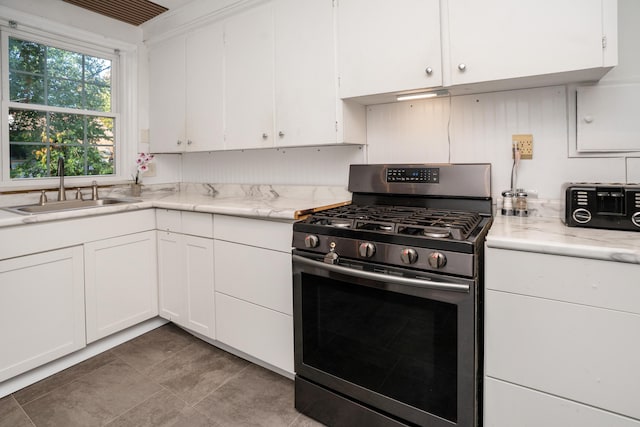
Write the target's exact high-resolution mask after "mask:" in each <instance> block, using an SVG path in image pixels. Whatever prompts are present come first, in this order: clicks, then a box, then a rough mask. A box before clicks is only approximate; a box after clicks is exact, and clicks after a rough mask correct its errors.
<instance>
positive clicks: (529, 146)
mask: <svg viewBox="0 0 640 427" xmlns="http://www.w3.org/2000/svg"><path fill="white" fill-rule="evenodd" d="M511 141H512V142H513V143H514V144H518V145H517V146H518V150H520V159H521V160H531V159H533V135H532V134H518V135H512V136H511Z"/></svg>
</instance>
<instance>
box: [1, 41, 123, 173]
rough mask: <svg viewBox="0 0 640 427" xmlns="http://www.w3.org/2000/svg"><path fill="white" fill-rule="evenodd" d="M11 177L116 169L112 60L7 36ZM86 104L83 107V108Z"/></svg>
mask: <svg viewBox="0 0 640 427" xmlns="http://www.w3.org/2000/svg"><path fill="white" fill-rule="evenodd" d="M8 56H9V60H8V64H9V83H10V84H9V100H10V102H9V108H8V112H7V113H8V123H9V152H10V164H9V167H10V172H9V176H10V178H11V179H23V178H45V177H50V176H55V175H56V174H57V163H58V158H59V157H64V159H65V175H67V176H84V175H92V176H93V175H112V174H114V173H115V163H114V159H115V150H116V140H115V126H116V123H115V121H116V119H115V114H114V112H113V111H112V97H111V94H112V67H113V64H112V60H111V59H108V58H100V57H98V56H91V55H87V54H83V53H78V52H74V51H71V50H65V49H61V48H58V47H53V46H48V45H45V44H41V43H36V42H33V41H29V40H22V39H18V38H14V37H9V50H8ZM79 110H82V111H79Z"/></svg>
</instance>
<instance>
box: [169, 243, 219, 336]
mask: <svg viewBox="0 0 640 427" xmlns="http://www.w3.org/2000/svg"><path fill="white" fill-rule="evenodd" d="M158 272H159V277H158V284H159V314H160V316H162V317H164V318H165V319H168V320H171V321H172V322H174V323H176V324H178V325H181V326H184V327H185V328H187V329H190V330H192V331H194V332H198V333H200V334H202V335H204V336H207V337H209V338H213V339H215V315H214V309H215V304H214V287H213V286H214V285H213V284H214V282H213V280H214V276H213V240H212V239H206V238H203V237H196V236H189V235H185V234H179V233H167V232H163V231H158Z"/></svg>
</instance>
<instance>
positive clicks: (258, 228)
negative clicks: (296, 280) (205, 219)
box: [214, 215, 293, 253]
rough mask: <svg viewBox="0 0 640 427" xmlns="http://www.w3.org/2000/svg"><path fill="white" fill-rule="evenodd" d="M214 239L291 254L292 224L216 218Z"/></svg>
mask: <svg viewBox="0 0 640 427" xmlns="http://www.w3.org/2000/svg"><path fill="white" fill-rule="evenodd" d="M214 221H215V224H216V226H215V230H214V238H215V239H220V240H226V241H229V242H237V243H243V244H245V245H251V246H257V247H260V248H266V249H273V250H275V251H281V252H288V253H290V252H291V240H292V237H293V225H292V222H279V221H270V220H262V219H253V218H241V217H235V216H226V215H216V216H215V219H214Z"/></svg>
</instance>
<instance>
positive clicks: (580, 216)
mask: <svg viewBox="0 0 640 427" xmlns="http://www.w3.org/2000/svg"><path fill="white" fill-rule="evenodd" d="M573 219H574V221H575V222H577V223H579V224H586V223H587V222H589V221H591V212H589V211H588V210H586V209H584V208H580V209H576V210H575V211H573Z"/></svg>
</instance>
